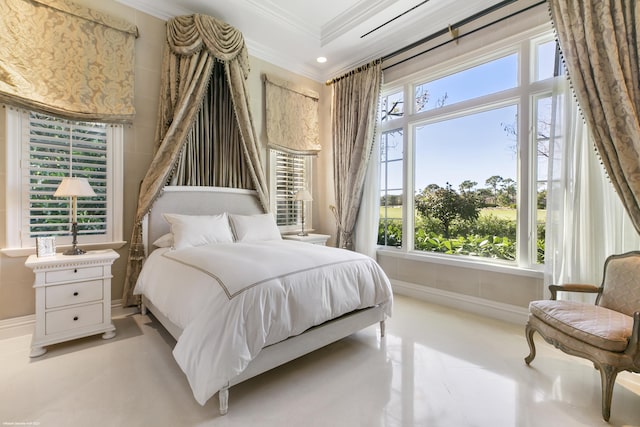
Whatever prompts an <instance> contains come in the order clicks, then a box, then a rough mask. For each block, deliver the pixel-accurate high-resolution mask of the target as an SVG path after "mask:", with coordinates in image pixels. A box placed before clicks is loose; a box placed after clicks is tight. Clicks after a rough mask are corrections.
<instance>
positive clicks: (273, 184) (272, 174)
mask: <svg viewBox="0 0 640 427" xmlns="http://www.w3.org/2000/svg"><path fill="white" fill-rule="evenodd" d="M268 150H269V173H268V179H269V194H270V195H271V197H269V203H270V208H271V212H273V214H274V216H275V217H276V222H277V215H278V212H277V184H278V183H277V173H276V165H277V161H278V154H279V153H282V154H285V155H294V156H297V154H293V153H288V152H286V151H284V150H279V149H276V148H268ZM300 157H303V158H304V162H305V170H304V180H305V183H306V185H305V187H306V188H307V189H308V190H309V192H310V193H311V194H313V191H312V189H313V186H312V179H311V177H312V170H313V157H314V156H310V155H300ZM302 203H304V204H305V206H304V228H305V231H308V232H311V231H313V212H312V209H311V205H310V203H313V202H302ZM301 226H302V221H301V217H300V216H299V215H298V216H297V221H296V224H290V225H278V229H279V230H280V232H281V233H282V234H289V233H294V232H299V231H300V229H301Z"/></svg>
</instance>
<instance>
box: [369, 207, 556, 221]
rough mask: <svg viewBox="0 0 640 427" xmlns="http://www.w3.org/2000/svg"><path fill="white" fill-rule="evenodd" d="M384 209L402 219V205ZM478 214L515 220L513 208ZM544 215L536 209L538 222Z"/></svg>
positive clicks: (382, 208)
mask: <svg viewBox="0 0 640 427" xmlns="http://www.w3.org/2000/svg"><path fill="white" fill-rule="evenodd" d="M384 210H385V208H384V207H381V208H380V216H381V217H383V216H384ZM386 210H387V217H388V218H397V219H402V207H401V206H394V207H388V208H386ZM480 215H481V216H488V215H493V216H495V217H496V218H499V219H506V220H510V221H515V220H516V210H515V209H509V208H484V209H482V210H481V211H480ZM546 215H547V211H546V210H545V209H538V214H537V216H538V218H537V221H538V223H544V222H545V217H546Z"/></svg>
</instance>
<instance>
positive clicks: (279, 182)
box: [273, 150, 308, 226]
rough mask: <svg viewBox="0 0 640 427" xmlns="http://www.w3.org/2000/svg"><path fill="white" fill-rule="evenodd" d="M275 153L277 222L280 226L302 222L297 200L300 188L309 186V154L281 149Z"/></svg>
mask: <svg viewBox="0 0 640 427" xmlns="http://www.w3.org/2000/svg"><path fill="white" fill-rule="evenodd" d="M273 152H274V153H275V178H276V222H277V224H278V225H279V226H283V225H298V224H300V223H301V213H302V212H301V205H300V202H298V201H296V200H295V195H296V192H298V190H302V189H304V188H307V184H308V183H307V167H308V166H307V165H308V158H307V157H308V156H297V155H294V154H290V153H285V152H283V151H279V150H273Z"/></svg>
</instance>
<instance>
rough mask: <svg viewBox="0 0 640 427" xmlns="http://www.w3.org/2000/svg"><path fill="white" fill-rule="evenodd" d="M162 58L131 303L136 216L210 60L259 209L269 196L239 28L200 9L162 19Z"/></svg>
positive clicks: (165, 178)
mask: <svg viewBox="0 0 640 427" xmlns="http://www.w3.org/2000/svg"><path fill="white" fill-rule="evenodd" d="M166 43H167V45H166V46H165V53H164V58H163V64H162V77H161V82H160V85H161V87H160V106H159V111H158V127H157V129H156V136H155V140H156V141H157V142H156V143H157V146H156V153H155V156H154V158H153V160H152V161H151V165H150V166H149V170H148V171H147V173H146V175H145V177H144V178H143V180H142V183H141V184H140V192H139V196H138V208H137V211H136V216H135V222H134V228H133V232H132V236H131V244H130V248H129V258H128V263H127V272H126V277H125V283H124V289H123V296H122V301H123V305H125V306H128V305H133V304H136V303H137V298H136V297H134V296H133V294H132V291H133V288H134V286H135V283H136V280H137V278H138V275H139V273H140V270H141V268H142V262H143V260H144V247H143V242H142V219H143V217H144V216H145V215H146V213H147V212H148V211H149V209H150V208H151V205H152V204H153V202H154V200H155V199H156V198H157V197H158V195H159V194H160V192H161V191H162V188H163V187H164V185H165V184H166V183H168V182H169V181H170V179H171V177H172V175H173V172H174V171H175V170H176V163H177V161H178V158H179V156H180V153H181V152H182V149H183V146H184V144H185V143H186V142H187V140H188V136H189V133H190V132H191V129H192V127H193V123H194V121H195V120H196V116H197V114H198V112H199V111H200V109H201V108H202V103H203V100H204V97H205V94H206V93H207V87H208V85H209V82H210V80H211V74H212V73H213V70H214V67H215V62H216V61H218V62H221V63H222V65H223V68H224V75H225V80H226V82H227V84H228V88H229V92H230V94H231V101H232V104H233V111H234V117H235V123H236V125H237V127H238V130H239V134H240V138H239V139H238V141H239V142H240V144H241V151H242V153H243V156H244V159H245V163H246V165H247V169H248V174H249V176H250V177H251V181H252V184H253V189H255V190H256V192H257V193H258V198H259V200H260V203H261V204H262V207H263V208H264V210H265V211H267V210H268V206H269V198H268V190H267V188H268V187H267V181H266V177H265V173H264V170H263V166H262V165H263V163H262V159H261V154H260V150H259V147H258V138H257V136H256V132H255V129H254V127H253V120H252V116H251V111H250V109H249V100H248V94H247V86H246V79H247V77H248V75H249V56H248V53H247V49H246V46H245V43H244V39H243V37H242V33H240V32H239V31H238V30H236V29H235V28H233V27H232V26H230V25H228V24H226V23H224V22H222V21H220V20H218V19H216V18H213V17H211V16H206V15H188V16H179V17H176V18H173V19H171V20H169V21H168V22H167V39H166Z"/></svg>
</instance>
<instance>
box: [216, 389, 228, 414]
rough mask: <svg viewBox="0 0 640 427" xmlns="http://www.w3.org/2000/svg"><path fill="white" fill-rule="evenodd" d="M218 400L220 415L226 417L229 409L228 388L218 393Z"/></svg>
mask: <svg viewBox="0 0 640 427" xmlns="http://www.w3.org/2000/svg"><path fill="white" fill-rule="evenodd" d="M218 400H219V401H220V415H226V414H227V410H228V409H229V388H228V387H224V388H222V389H220V391H219V392H218Z"/></svg>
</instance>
